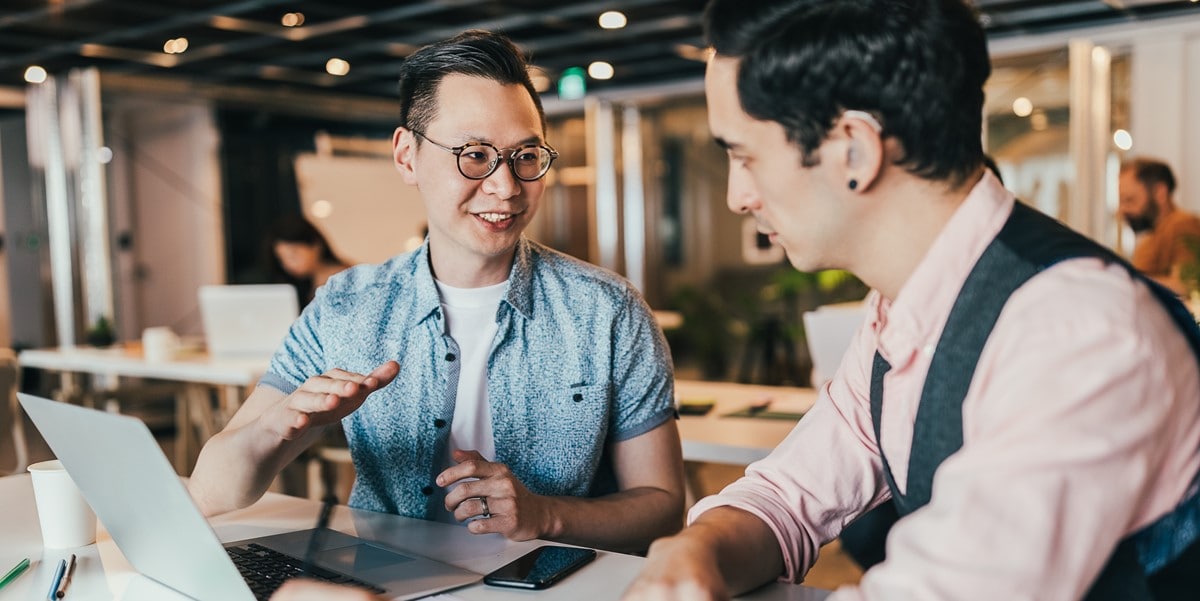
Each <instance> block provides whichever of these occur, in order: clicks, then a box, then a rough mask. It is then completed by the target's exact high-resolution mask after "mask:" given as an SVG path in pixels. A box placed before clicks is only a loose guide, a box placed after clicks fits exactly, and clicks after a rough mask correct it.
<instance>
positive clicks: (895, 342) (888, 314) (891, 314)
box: [868, 170, 1015, 368]
mask: <svg viewBox="0 0 1200 601" xmlns="http://www.w3.org/2000/svg"><path fill="white" fill-rule="evenodd" d="M1014 202H1015V199H1014V198H1013V195H1012V193H1011V192H1009V191H1008V190H1007V189H1005V188H1004V185H1003V184H1001V183H1000V180H998V179H996V176H995V175H993V174H992V173H991V172H990V171H986V170H985V171H984V176H983V177H982V178H981V179H980V180H979V182H978V183H977V184H975V187H973V188H971V191H970V193H968V194H967V197H966V198H965V199H964V200H963V202H962V204H961V205H959V207H958V209H957V210H955V212H954V214H953V215H952V216H951V217H950V220H949V221H948V222H947V223H946V226H945V227H943V228H942V231H941V232H940V233H939V234H938V236H937V238H936V239H935V240H934V242H933V244H932V245H931V246H930V247H929V250H928V252H926V253H925V257H924V258H922V259H921V262H920V263H918V264H917V267H916V269H914V270H913V273H912V275H911V276H910V277H909V278H908V281H906V282H905V283H904V286H903V287H901V289H900V293H899V294H897V295H896V298H895V299H894V300H888V299H884V298H882V297H880V298H879V299H878V300H877V301H876V302H874V303H872V304H869V305H868V309H869V312H868V315H869V316H871V319H872V320H873V322H872V326H873V327H874V330H875V332H876V335H878V337H879V352H880V354H882V355H883V357H884V358H885V359H887V360H888V362H889V363H891V364H892V367H893V368H898V367H901V366H903V365H906V364H907V363H909V362H910V361H912V359H913V358H914V357H915V355H916V353H917V352H919V351H927V352H930V353H931V352H932V350H933V347H934V345H936V343H937V340H938V338H940V337H941V333H942V328H943V327H944V326H945V322H946V318H947V317H948V316H949V315H950V309H951V308H952V307H953V306H954V301H955V300H956V299H957V298H958V293H959V290H961V289H962V285H963V282H964V281H966V279H967V276H968V275H969V274H970V273H971V270H972V269H974V267H975V263H976V262H977V261H978V260H979V257H980V256H981V255H983V251H984V250H985V249H986V248H987V247H988V245H989V244H991V242H992V240H993V239H994V238H995V237H996V235H997V234H998V233H999V232H1000V229H1001V228H1002V227H1004V223H1005V222H1006V221H1007V220H1008V216H1009V214H1010V213H1012V207H1013V203H1014Z"/></svg>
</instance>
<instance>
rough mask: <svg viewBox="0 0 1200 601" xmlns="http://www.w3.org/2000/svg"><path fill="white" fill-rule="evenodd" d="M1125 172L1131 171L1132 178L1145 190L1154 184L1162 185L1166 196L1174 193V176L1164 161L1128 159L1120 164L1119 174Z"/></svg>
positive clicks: (1144, 158)
mask: <svg viewBox="0 0 1200 601" xmlns="http://www.w3.org/2000/svg"><path fill="white" fill-rule="evenodd" d="M1126 171H1132V172H1133V176H1134V177H1136V178H1137V180H1138V181H1139V182H1142V185H1143V186H1146V190H1150V189H1151V188H1153V187H1154V184H1164V185H1166V186H1167V195H1168V196H1169V195H1171V194H1174V193H1175V174H1174V173H1172V172H1171V167H1170V166H1169V165H1167V164H1166V162H1164V161H1160V160H1158V159H1151V158H1146V157H1137V158H1133V159H1128V160H1125V161H1122V162H1121V173H1125V172H1126Z"/></svg>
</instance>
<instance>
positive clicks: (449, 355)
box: [446, 353, 454, 361]
mask: <svg viewBox="0 0 1200 601" xmlns="http://www.w3.org/2000/svg"><path fill="white" fill-rule="evenodd" d="M446 360H447V361H453V360H454V353H446Z"/></svg>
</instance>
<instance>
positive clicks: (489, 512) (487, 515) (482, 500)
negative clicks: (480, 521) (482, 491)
mask: <svg viewBox="0 0 1200 601" xmlns="http://www.w3.org/2000/svg"><path fill="white" fill-rule="evenodd" d="M476 498H477V499H479V504H480V505H482V506H483V513H480V514H479V517H481V518H484V519H487V518H490V517H492V510H491V509H489V508H488V502H487V497H476Z"/></svg>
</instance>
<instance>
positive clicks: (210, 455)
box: [188, 424, 320, 516]
mask: <svg viewBox="0 0 1200 601" xmlns="http://www.w3.org/2000/svg"><path fill="white" fill-rule="evenodd" d="M319 435H320V429H319V428H317V429H314V430H312V431H309V432H307V433H305V435H304V436H302V437H301V438H299V439H296V440H292V441H285V440H280V439H278V438H275V437H273V436H270V435H268V434H266V433H262V432H259V431H256V430H255V426H254V424H247V425H245V426H243V427H241V428H236V429H233V430H229V429H227V430H224V431H222V432H220V433H218V434H217V435H216V436H213V437H212V438H211V439H209V441H208V442H207V443H205V445H204V448H203V449H201V451H200V456H199V457H198V458H197V460H196V468H195V469H194V470H193V471H192V476H191V478H190V479H189V481H188V490H189V492H190V493H191V495H192V498H193V499H194V500H195V501H196V505H197V506H198V507H199V508H200V510H201V511H202V512H203V513H204V515H206V516H212V515H217V514H220V513H225V512H227V511H233V510H234V509H240V508H242V507H246V506H248V505H250V504H252V503H254V502H255V501H257V500H258V499H259V498H261V497H262V495H263V493H265V492H266V491H267V488H269V487H270V486H271V481H272V480H274V479H275V476H276V475H278V474H279V472H280V470H282V469H283V467H284V466H286V465H287V464H288V463H290V462H291V461H292V460H294V459H295V458H296V457H298V456H299V455H300V452H301V451H303V450H304V449H305V448H307V447H308V446H309V445H310V444H312V442H313V441H314V440H316V438H317V436H319Z"/></svg>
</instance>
